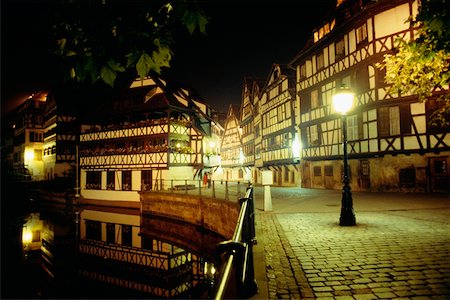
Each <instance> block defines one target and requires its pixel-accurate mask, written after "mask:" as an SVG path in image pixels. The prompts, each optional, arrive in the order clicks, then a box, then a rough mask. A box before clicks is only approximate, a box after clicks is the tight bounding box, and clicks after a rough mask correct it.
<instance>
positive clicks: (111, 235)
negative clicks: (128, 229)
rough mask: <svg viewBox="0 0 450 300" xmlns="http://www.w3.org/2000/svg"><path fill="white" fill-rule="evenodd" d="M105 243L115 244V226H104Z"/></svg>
mask: <svg viewBox="0 0 450 300" xmlns="http://www.w3.org/2000/svg"><path fill="white" fill-rule="evenodd" d="M106 242H108V243H111V244H115V243H116V225H115V224H113V223H107V224H106Z"/></svg>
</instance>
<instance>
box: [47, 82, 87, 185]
mask: <svg viewBox="0 0 450 300" xmlns="http://www.w3.org/2000/svg"><path fill="white" fill-rule="evenodd" d="M65 96H67V95H60V94H59V93H56V92H55V91H52V92H50V93H49V94H48V97H47V100H46V104H45V109H44V113H43V117H44V146H43V147H44V157H43V160H44V176H45V179H47V180H51V179H54V178H55V177H68V176H71V177H72V178H73V177H74V172H75V164H76V145H77V142H78V131H79V124H78V121H77V117H76V113H75V112H74V111H72V110H71V109H70V108H69V107H68V105H70V102H69V101H68V100H67V99H62V98H64V97H65ZM59 97H60V98H59ZM58 98H59V100H61V101H58ZM57 102H59V103H57Z"/></svg>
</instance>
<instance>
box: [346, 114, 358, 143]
mask: <svg viewBox="0 0 450 300" xmlns="http://www.w3.org/2000/svg"><path fill="white" fill-rule="evenodd" d="M358 127H359V126H358V116H357V115H353V116H348V117H347V140H349V141H354V140H358V139H359V134H358Z"/></svg>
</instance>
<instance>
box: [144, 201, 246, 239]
mask: <svg viewBox="0 0 450 300" xmlns="http://www.w3.org/2000/svg"><path fill="white" fill-rule="evenodd" d="M239 210H240V206H239V203H237V202H231V201H226V200H220V199H212V198H207V197H199V196H191V195H183V194H169V193H158V192H141V212H142V213H143V214H151V215H156V216H161V217H167V218H170V219H175V220H182V221H184V222H187V223H190V224H194V225H198V226H202V227H204V228H205V229H208V230H211V231H213V232H216V233H218V234H220V235H221V236H223V237H224V238H225V239H231V237H232V236H233V233H234V229H235V227H236V223H237V219H238V216H239Z"/></svg>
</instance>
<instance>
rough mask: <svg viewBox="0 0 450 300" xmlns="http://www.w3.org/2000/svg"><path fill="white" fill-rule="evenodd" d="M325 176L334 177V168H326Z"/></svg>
mask: <svg viewBox="0 0 450 300" xmlns="http://www.w3.org/2000/svg"><path fill="white" fill-rule="evenodd" d="M325 176H333V166H325Z"/></svg>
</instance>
